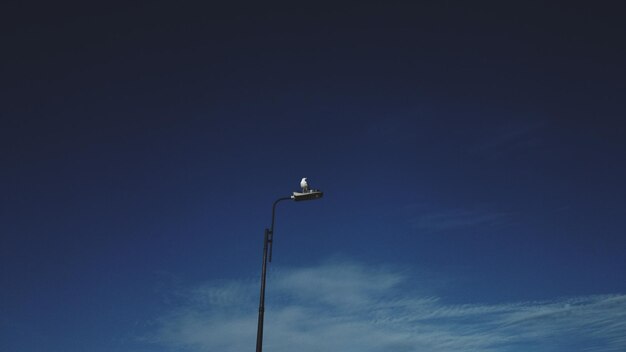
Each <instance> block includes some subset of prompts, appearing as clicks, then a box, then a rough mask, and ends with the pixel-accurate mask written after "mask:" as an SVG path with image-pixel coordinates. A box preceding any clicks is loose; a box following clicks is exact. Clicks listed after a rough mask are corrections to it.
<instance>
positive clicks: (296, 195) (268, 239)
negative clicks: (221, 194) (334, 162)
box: [256, 178, 324, 352]
mask: <svg viewBox="0 0 626 352" xmlns="http://www.w3.org/2000/svg"><path fill="white" fill-rule="evenodd" d="M300 187H302V192H293V194H292V195H291V196H290V197H282V198H278V199H277V200H276V201H274V205H272V224H271V226H270V228H269V229H267V228H266V229H265V236H264V240H263V268H262V269H261V294H260V299H259V322H258V324H257V331H256V352H262V351H263V317H264V315H265V277H266V274H267V263H268V259H269V262H271V261H272V247H273V246H272V243H273V241H274V215H275V213H276V204H278V203H279V202H281V201H283V200H294V201H296V202H298V201H303V200H313V199H319V198H322V196H323V195H324V192H322V191H320V190H316V189H309V186H308V183H307V182H306V178H303V179H302V181H301V182H300ZM268 250H269V257H268Z"/></svg>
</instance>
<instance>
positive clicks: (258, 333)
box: [256, 229, 270, 352]
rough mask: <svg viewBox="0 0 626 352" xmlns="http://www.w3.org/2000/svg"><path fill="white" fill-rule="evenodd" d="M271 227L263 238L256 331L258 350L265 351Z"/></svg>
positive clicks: (266, 230) (259, 351)
mask: <svg viewBox="0 0 626 352" xmlns="http://www.w3.org/2000/svg"><path fill="white" fill-rule="evenodd" d="M269 233H270V230H269V229H265V237H264V240H263V269H262V270H261V295H260V296H261V298H260V301H259V322H258V324H257V331H256V352H262V351H263V318H264V316H265V276H266V274H267V247H268V244H269V242H270V238H269V236H270V235H269Z"/></svg>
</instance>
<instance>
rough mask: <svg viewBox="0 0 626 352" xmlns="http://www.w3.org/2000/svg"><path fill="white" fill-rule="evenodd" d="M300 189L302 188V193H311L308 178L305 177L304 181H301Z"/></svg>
mask: <svg viewBox="0 0 626 352" xmlns="http://www.w3.org/2000/svg"><path fill="white" fill-rule="evenodd" d="M300 188H302V193H306V192H308V191H309V183H308V182H306V177H303V178H302V181H300Z"/></svg>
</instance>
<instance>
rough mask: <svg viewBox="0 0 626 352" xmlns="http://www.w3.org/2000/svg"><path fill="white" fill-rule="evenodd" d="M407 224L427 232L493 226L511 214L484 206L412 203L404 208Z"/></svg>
mask: <svg viewBox="0 0 626 352" xmlns="http://www.w3.org/2000/svg"><path fill="white" fill-rule="evenodd" d="M404 211H405V213H406V216H407V218H408V221H409V224H410V225H411V226H412V227H413V228H415V229H419V230H424V231H427V232H441V231H450V230H467V229H471V228H481V229H485V228H494V227H497V226H501V225H506V224H507V223H509V222H510V221H511V214H509V213H506V212H503V211H493V210H488V209H486V208H441V207H433V206H432V205H430V206H429V205H426V204H412V205H410V206H407V207H405V209H404Z"/></svg>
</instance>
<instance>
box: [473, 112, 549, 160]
mask: <svg viewBox="0 0 626 352" xmlns="http://www.w3.org/2000/svg"><path fill="white" fill-rule="evenodd" d="M544 128H545V125H544V123H543V122H534V123H528V122H526V123H521V122H519V121H518V122H514V121H508V123H507V124H504V125H501V126H499V127H497V128H495V129H494V130H492V131H490V133H488V134H486V135H484V136H481V140H480V141H479V142H476V143H475V144H474V145H472V146H470V148H469V149H468V152H469V153H471V154H475V155H483V156H485V157H488V158H491V159H500V158H502V157H506V156H507V155H510V154H513V153H516V152H520V151H524V150H529V149H538V148H539V147H541V146H542V143H543V142H542V139H541V133H542V131H543V129H544Z"/></svg>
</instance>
